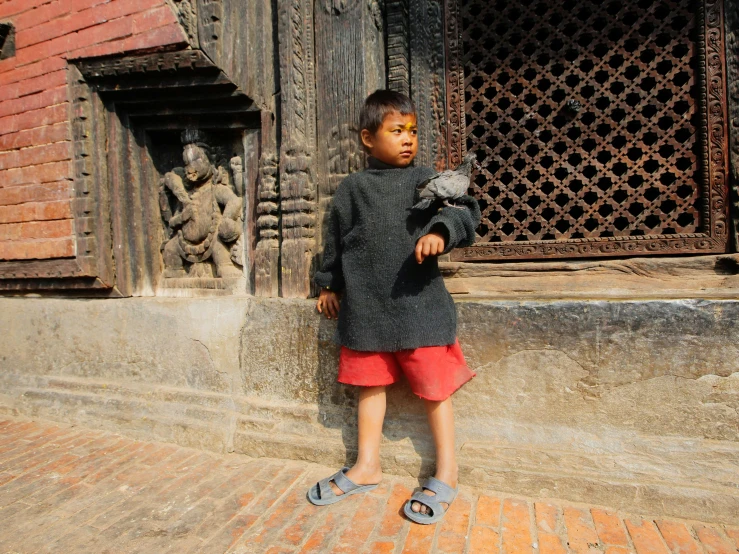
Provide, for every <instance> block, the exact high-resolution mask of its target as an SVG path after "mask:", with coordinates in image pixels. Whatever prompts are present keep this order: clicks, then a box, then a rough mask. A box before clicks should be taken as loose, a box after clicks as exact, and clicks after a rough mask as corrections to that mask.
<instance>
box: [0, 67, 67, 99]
mask: <svg viewBox="0 0 739 554" xmlns="http://www.w3.org/2000/svg"><path fill="white" fill-rule="evenodd" d="M66 83H67V73H66V71H64V70H61V71H52V72H51V73H46V74H44V75H39V76H38V77H32V78H30V79H25V80H23V81H19V82H17V83H12V84H10V85H4V86H2V87H0V101H5V100H12V99H13V98H20V97H22V96H28V95H29V94H34V93H37V92H41V91H44V90H49V89H52V88H56V87H60V86H63V85H66Z"/></svg>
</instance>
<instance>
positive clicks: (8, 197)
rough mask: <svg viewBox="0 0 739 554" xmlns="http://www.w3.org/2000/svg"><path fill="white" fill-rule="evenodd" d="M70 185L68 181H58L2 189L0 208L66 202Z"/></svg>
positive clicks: (0, 190)
mask: <svg viewBox="0 0 739 554" xmlns="http://www.w3.org/2000/svg"><path fill="white" fill-rule="evenodd" d="M70 184H71V183H70V181H58V182H56V183H46V184H44V185H21V186H17V187H2V188H0V206H13V205H17V204H25V203H28V202H53V201H55V200H68V199H69V197H70V193H71V190H70V188H71V187H70Z"/></svg>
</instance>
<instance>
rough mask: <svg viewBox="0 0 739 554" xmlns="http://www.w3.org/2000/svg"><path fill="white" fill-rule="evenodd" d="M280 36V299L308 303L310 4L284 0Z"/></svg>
mask: <svg viewBox="0 0 739 554" xmlns="http://www.w3.org/2000/svg"><path fill="white" fill-rule="evenodd" d="M278 36H279V51H280V53H279V58H280V83H281V87H280V91H281V108H282V109H281V122H282V133H281V144H280V160H279V176H280V178H279V183H280V211H281V222H280V223H281V228H282V245H281V264H280V277H281V279H280V281H281V285H282V290H281V293H282V296H284V297H288V298H290V297H293V298H295V297H297V298H305V297H307V296H309V293H310V266H311V258H312V255H313V252H314V249H315V243H316V242H315V220H316V185H315V171H314V164H315V150H316V101H315V77H314V53H313V52H314V51H313V2H312V1H311V0H279V2H278Z"/></svg>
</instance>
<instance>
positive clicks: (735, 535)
mask: <svg viewBox="0 0 739 554" xmlns="http://www.w3.org/2000/svg"><path fill="white" fill-rule="evenodd" d="M726 534H727V535H729V537H731V538H732V539H733V540H734V543H736V549H737V550H739V529H732V528H729V529H726Z"/></svg>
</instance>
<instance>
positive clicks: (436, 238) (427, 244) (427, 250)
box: [416, 233, 444, 264]
mask: <svg viewBox="0 0 739 554" xmlns="http://www.w3.org/2000/svg"><path fill="white" fill-rule="evenodd" d="M443 251H444V235H442V234H441V233H429V234H428V235H423V236H422V237H421V238H420V239H418V242H417V243H416V261H417V262H418V263H419V264H420V263H422V262H423V260H424V258H426V257H427V256H437V255H439V254H441V253H442V252H443Z"/></svg>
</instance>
